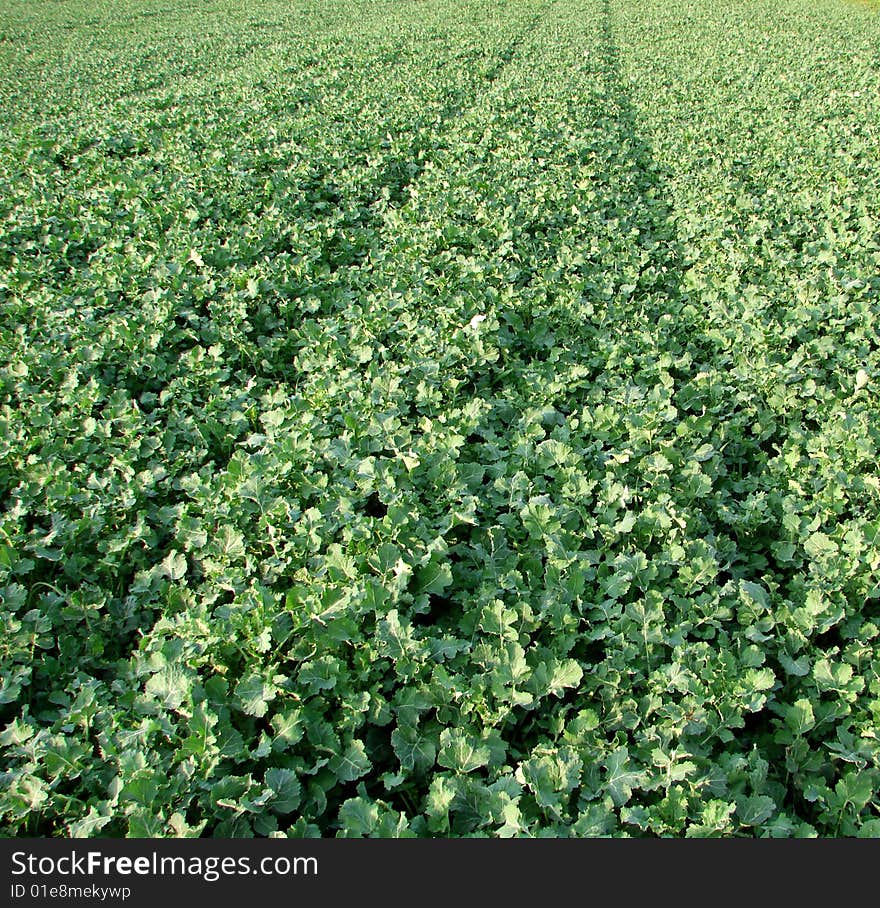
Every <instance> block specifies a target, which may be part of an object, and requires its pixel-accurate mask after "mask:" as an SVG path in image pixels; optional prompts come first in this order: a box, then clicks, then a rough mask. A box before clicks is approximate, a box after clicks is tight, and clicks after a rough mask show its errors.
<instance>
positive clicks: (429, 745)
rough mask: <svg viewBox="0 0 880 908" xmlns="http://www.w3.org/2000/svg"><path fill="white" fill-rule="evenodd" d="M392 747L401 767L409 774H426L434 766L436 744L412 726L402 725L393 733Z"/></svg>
mask: <svg viewBox="0 0 880 908" xmlns="http://www.w3.org/2000/svg"><path fill="white" fill-rule="evenodd" d="M391 746H392V747H393V748H394V753H395V754H397V759H398V760H400V766H401V768H402V769H404V770H405V771H407V772H417V773H420V772H424V771H425V770H427V769H430V768H431V767H432V766H433V765H434V758H435V757H436V755H437V748H436V746H435V744H434V742H433V741H432V740H431V739H430V738H429V737H428V736H427V735H423V734H422V733H421V732H419V730H418V729H417V728H416V727H414V726H412V725H400V726H398V727H397V728H396V729H394V731H393V732H392V733H391Z"/></svg>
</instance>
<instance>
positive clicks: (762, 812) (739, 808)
mask: <svg viewBox="0 0 880 908" xmlns="http://www.w3.org/2000/svg"><path fill="white" fill-rule="evenodd" d="M775 811H776V802H775V801H774V800H773V798H770V797H767V795H754V796H752V797H750V798H741V799H739V800H738V801H737V804H736V812H737V815H738V816H739V821H740V823H742V824H743V826H760V825H761V824H762V823H764V822H766V821H767V820H769V819H770V817H771V816H772V815H773V813H774V812H775Z"/></svg>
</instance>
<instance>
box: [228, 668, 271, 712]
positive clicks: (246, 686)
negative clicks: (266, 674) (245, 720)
mask: <svg viewBox="0 0 880 908" xmlns="http://www.w3.org/2000/svg"><path fill="white" fill-rule="evenodd" d="M235 696H236V698H237V700H238V703H239V707H240V708H241V710H242V712H244V713H246V714H247V715H249V716H257V717H260V716H265V715H266V712H267V711H268V709H269V703H270V702H271V701H272V700H274V699H275V688H274V687H273V686H271V685H269V684H267V683H266V682H265V680H264V679H263V678H261V677H260V676H259V675H249V676H248V677H247V678H244V679H243V680H241V681H239V682H238V684H236V685H235Z"/></svg>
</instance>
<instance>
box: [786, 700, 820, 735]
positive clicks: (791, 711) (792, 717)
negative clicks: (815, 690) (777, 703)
mask: <svg viewBox="0 0 880 908" xmlns="http://www.w3.org/2000/svg"><path fill="white" fill-rule="evenodd" d="M785 724H786V725H787V726H788V727H789V728H790V729H791V731H792V732H793V733H794V734H796V735H803V734H806V733H807V732H808V731H809V730H810V729H811V728H813V726H814V725H815V724H816V717H815V715H814V714H813V705H812V703H810V701H809V700H806V699H800V700H796V701H795V702H794V703H793V704H792V705H791V706H788V707H786V709H785Z"/></svg>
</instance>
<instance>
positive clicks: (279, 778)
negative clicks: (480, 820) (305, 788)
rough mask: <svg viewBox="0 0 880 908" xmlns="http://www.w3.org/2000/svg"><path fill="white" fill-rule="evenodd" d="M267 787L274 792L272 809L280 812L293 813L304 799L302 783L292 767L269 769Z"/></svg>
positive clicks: (267, 771)
mask: <svg viewBox="0 0 880 908" xmlns="http://www.w3.org/2000/svg"><path fill="white" fill-rule="evenodd" d="M266 787H267V788H268V789H269V790H270V791H271V792H272V801H271V806H272V810H273V811H274V812H275V813H278V814H285V813H293V811H294V810H296V809H297V808H298V807H299V805H300V801H301V799H302V785H300V781H299V779H298V778H297V775H296V773H295V772H294V771H293V770H291V769H282V768H278V769H275V768H273V769H267V770H266Z"/></svg>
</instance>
